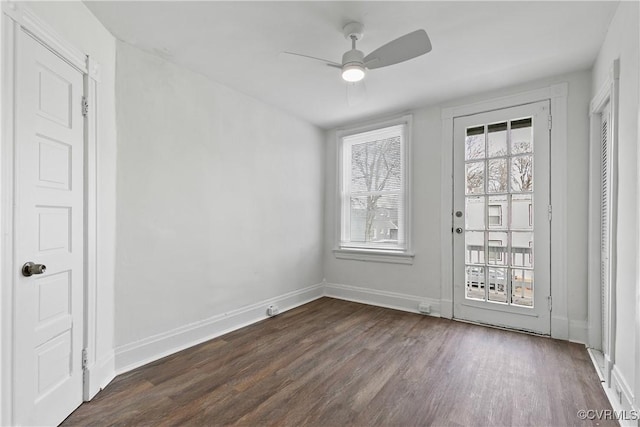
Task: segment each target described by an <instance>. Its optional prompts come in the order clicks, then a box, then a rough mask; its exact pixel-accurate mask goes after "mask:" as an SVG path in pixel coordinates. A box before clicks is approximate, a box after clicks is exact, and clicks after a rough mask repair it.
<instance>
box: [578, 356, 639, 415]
mask: <svg viewBox="0 0 640 427" xmlns="http://www.w3.org/2000/svg"><path fill="white" fill-rule="evenodd" d="M589 354H590V356H591V361H592V363H593V364H594V367H595V369H596V371H598V376H599V377H600V382H601V384H602V388H603V389H604V392H605V394H606V396H607V399H608V400H609V403H610V404H611V408H612V409H613V411H614V412H615V414H614V416H616V419H618V422H619V423H620V425H621V426H622V427H638V426H640V419H639V418H638V416H639V415H640V408H638V407H636V406H634V403H633V402H634V395H633V393H632V392H631V388H630V387H629V383H627V381H626V380H625V379H624V376H623V375H622V374H621V373H620V370H619V369H618V366H617V365H615V364H614V365H613V369H612V370H611V387H608V386H607V382H606V379H605V378H603V377H604V375H602V376H601V375H600V372H599V368H598V366H597V361H596V358H595V357H593V354H591V351H589ZM605 369H606V368H605ZM605 375H606V373H605ZM583 409H592V408H583ZM625 417H626V418H625Z"/></svg>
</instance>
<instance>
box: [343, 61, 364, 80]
mask: <svg viewBox="0 0 640 427" xmlns="http://www.w3.org/2000/svg"><path fill="white" fill-rule="evenodd" d="M342 79H343V80H344V81H347V82H350V83H354V82H359V81H360V80H362V79H364V67H363V66H362V65H360V64H350V65H345V66H344V67H343V68H342Z"/></svg>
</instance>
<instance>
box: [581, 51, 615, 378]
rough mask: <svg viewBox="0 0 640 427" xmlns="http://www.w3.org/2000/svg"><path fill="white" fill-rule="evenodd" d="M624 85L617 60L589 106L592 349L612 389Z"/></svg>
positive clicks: (589, 316)
mask: <svg viewBox="0 0 640 427" xmlns="http://www.w3.org/2000/svg"><path fill="white" fill-rule="evenodd" d="M619 84H620V60H619V59H615V60H614V61H613V63H612V65H611V68H610V69H609V74H608V75H607V80H606V81H605V82H604V84H603V85H602V86H601V87H600V90H599V91H598V93H597V94H596V96H594V97H593V99H592V100H591V103H590V105H589V121H590V123H589V126H590V130H589V140H590V141H589V240H588V242H589V243H588V256H589V271H588V309H587V313H588V315H587V318H588V341H587V343H588V347H590V348H594V349H597V350H602V354H603V356H604V372H603V373H602V375H603V377H604V380H605V383H606V385H607V386H611V370H612V369H613V365H614V363H615V349H616V267H617V263H616V249H617V245H616V242H617V217H616V215H615V212H616V211H617V206H618V90H619V89H618V88H619ZM607 105H609V108H610V116H611V119H610V121H609V127H610V135H611V139H610V140H609V141H608V144H609V145H610V147H611V148H610V151H609V152H610V153H611V169H610V174H611V175H610V177H611V182H610V194H611V198H610V206H609V209H610V211H611V212H612V214H611V223H610V224H609V227H610V228H609V230H610V231H609V252H610V256H609V262H610V266H609V289H608V295H607V297H608V302H609V304H608V307H607V314H608V316H607V318H606V319H602V310H601V307H602V292H601V283H600V200H601V187H600V185H601V179H600V175H601V169H600V167H601V165H600V156H601V153H600V150H601V145H600V124H601V114H602V112H603V110H604V109H605V107H606V106H607ZM603 320H604V328H606V330H607V334H608V337H609V339H608V342H607V343H605V345H604V347H605V348H602V349H601V348H600V347H602V332H603V330H602V328H603V324H602V321H603Z"/></svg>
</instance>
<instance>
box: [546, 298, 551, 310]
mask: <svg viewBox="0 0 640 427" xmlns="http://www.w3.org/2000/svg"><path fill="white" fill-rule="evenodd" d="M547 302H548V303H549V311H551V295H549V296H548V297H547Z"/></svg>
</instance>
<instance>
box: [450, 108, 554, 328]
mask: <svg viewBox="0 0 640 427" xmlns="http://www.w3.org/2000/svg"><path fill="white" fill-rule="evenodd" d="M548 116H549V103H548V102H539V103H534V104H527V105H523V106H518V107H513V108H507V109H502V110H496V111H490V112H486V113H481V114H475V115H472V116H466V117H459V118H455V119H454V211H455V215H454V229H455V232H454V237H453V239H454V242H453V243H454V259H453V264H454V317H455V318H458V319H464V320H470V321H475V322H481V323H487V324H491V325H497V326H505V327H509V328H515V329H523V330H528V331H533V332H537V333H541V334H549V333H550V313H549V301H548V297H549V295H550V271H551V268H550V224H549V216H548V208H549V200H550V198H549V195H550V189H549V129H548V125H547V123H548ZM534 237H535V238H534Z"/></svg>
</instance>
